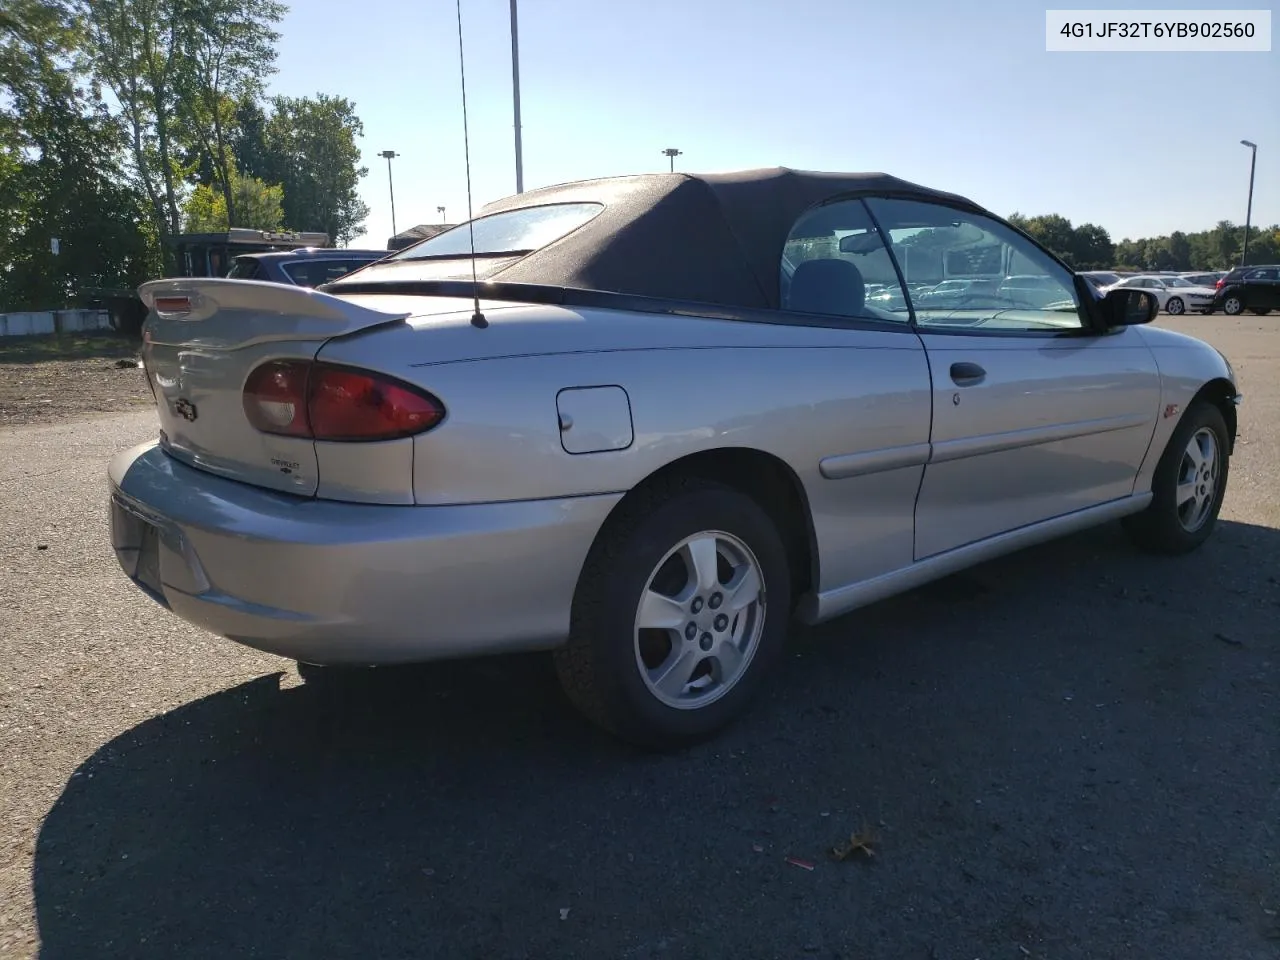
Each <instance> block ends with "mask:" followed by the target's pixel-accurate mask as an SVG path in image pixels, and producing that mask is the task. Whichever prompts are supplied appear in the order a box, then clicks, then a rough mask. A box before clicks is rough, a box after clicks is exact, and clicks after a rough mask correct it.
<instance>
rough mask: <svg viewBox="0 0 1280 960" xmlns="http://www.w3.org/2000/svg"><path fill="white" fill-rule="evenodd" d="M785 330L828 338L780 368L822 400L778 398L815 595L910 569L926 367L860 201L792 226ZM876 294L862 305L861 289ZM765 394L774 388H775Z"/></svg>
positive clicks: (837, 204) (924, 436)
mask: <svg viewBox="0 0 1280 960" xmlns="http://www.w3.org/2000/svg"><path fill="white" fill-rule="evenodd" d="M780 270H781V278H785V279H786V280H787V282H786V283H785V284H784V288H783V290H782V294H781V298H780V306H781V308H782V315H783V316H785V317H786V318H787V320H786V322H788V323H794V324H801V325H814V326H818V327H823V328H826V329H828V330H829V331H831V333H830V335H829V338H828V339H827V341H826V342H827V343H829V345H830V346H829V347H827V348H824V349H823V350H821V351H820V352H809V351H805V352H803V353H802V352H801V351H799V350H792V351H789V353H790V355H791V356H792V357H793V358H796V359H792V360H790V361H787V360H784V359H781V358H780V359H779V362H778V365H779V367H780V369H779V370H778V371H777V374H776V376H777V377H779V378H780V379H779V381H778V382H779V383H784V382H785V378H786V377H787V376H789V374H788V373H787V371H786V369H785V368H786V367H787V366H788V364H801V365H802V366H801V367H800V369H801V370H803V374H802V376H803V377H804V379H805V381H806V382H807V383H808V384H809V385H810V386H808V387H806V389H810V390H816V392H817V395H819V396H821V397H822V398H823V399H821V400H820V401H818V402H816V403H813V402H805V401H803V400H802V399H801V396H800V394H801V391H800V390H796V389H790V390H786V392H785V395H786V396H788V397H789V398H790V402H791V403H793V404H796V405H797V407H803V409H802V410H801V409H798V410H797V415H796V418H795V420H794V426H795V429H794V433H793V435H792V436H789V437H788V438H787V441H786V442H787V444H788V445H794V446H793V448H792V449H793V450H794V455H793V456H790V457H789V458H788V459H789V460H790V462H793V463H795V464H797V472H798V473H799V475H800V479H801V482H802V483H803V484H804V485H805V488H806V493H807V495H808V499H809V509H810V513H811V515H812V517H813V528H814V533H815V535H816V538H817V542H818V552H819V555H820V556H821V558H822V563H821V569H820V577H821V579H820V583H819V584H817V585H816V587H817V589H818V591H819V592H823V591H830V590H835V589H839V588H840V587H843V586H847V585H849V584H853V583H858V582H866V581H869V580H874V579H875V578H876V577H879V576H882V575H884V574H887V573H891V572H893V571H895V570H899V569H903V568H906V567H910V566H911V564H912V562H913V560H914V549H915V502H916V493H917V491H918V490H919V488H920V478H921V476H922V475H923V472H924V464H925V461H926V460H927V459H928V456H929V424H930V420H931V417H932V388H931V383H930V377H929V363H928V359H927V357H926V356H925V352H924V347H923V345H922V344H921V343H920V338H919V337H918V336H917V335H916V334H915V332H914V331H913V330H912V328H911V315H910V312H909V311H908V308H907V300H906V294H905V292H904V291H903V289H902V284H901V282H900V280H899V278H898V275H897V272H896V270H895V267H894V263H893V258H892V257H890V256H889V252H888V250H887V248H886V246H885V244H884V241H883V239H882V237H881V236H880V234H879V232H878V231H877V230H876V228H875V225H874V223H873V222H872V221H871V217H870V214H869V213H868V211H867V209H866V206H865V205H864V204H863V202H862V201H861V200H860V199H856V198H855V199H834V200H833V201H832V202H829V203H824V204H821V205H819V206H817V207H815V208H813V209H811V210H809V211H806V213H805V214H804V215H803V216H801V217H800V218H799V219H798V220H797V222H796V223H795V224H794V225H793V227H792V229H791V232H790V235H789V237H788V239H787V242H786V244H785V247H784V250H783V256H782V258H781V264H780ZM869 285H878V286H880V287H881V289H880V291H879V292H878V293H877V294H876V295H875V296H871V297H869V296H868V295H867V287H868V286H869ZM773 389H774V390H781V389H783V388H781V387H779V386H777V385H775V386H774V387H773Z"/></svg>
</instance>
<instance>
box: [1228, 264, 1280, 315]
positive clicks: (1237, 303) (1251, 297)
mask: <svg viewBox="0 0 1280 960" xmlns="http://www.w3.org/2000/svg"><path fill="white" fill-rule="evenodd" d="M1213 309H1214V310H1221V311H1222V312H1223V313H1225V314H1227V315H1228V316H1232V317H1234V316H1236V315H1237V314H1240V313H1243V312H1244V311H1245V310H1248V311H1249V312H1251V313H1256V314H1258V316H1265V315H1266V314H1267V313H1269V312H1270V311H1272V310H1280V265H1275V264H1267V265H1264V266H1256V267H1236V268H1235V269H1234V270H1231V271H1229V272H1228V273H1227V275H1226V276H1225V277H1223V278H1222V279H1221V280H1219V281H1218V289H1217V291H1216V293H1215V295H1214V299H1213Z"/></svg>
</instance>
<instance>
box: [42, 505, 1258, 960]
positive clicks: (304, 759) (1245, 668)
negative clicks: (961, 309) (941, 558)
mask: <svg viewBox="0 0 1280 960" xmlns="http://www.w3.org/2000/svg"><path fill="white" fill-rule="evenodd" d="M1278 577H1280V535H1278V534H1277V532H1276V531H1274V530H1270V529H1267V528H1263V527H1256V526H1247V525H1242V524H1235V523H1223V524H1222V525H1221V527H1220V529H1219V530H1218V532H1217V533H1216V535H1215V537H1214V539H1213V540H1212V541H1211V542H1210V543H1209V544H1208V545H1207V546H1206V547H1205V548H1204V549H1203V550H1202V551H1200V552H1199V553H1197V554H1196V555H1194V556H1191V557H1183V558H1178V559H1153V558H1149V557H1144V556H1142V555H1140V554H1138V553H1136V552H1135V551H1134V550H1133V549H1132V548H1130V547H1129V546H1128V544H1127V541H1126V540H1125V539H1124V538H1123V536H1122V535H1121V534H1120V533H1119V532H1118V530H1117V529H1115V528H1114V527H1107V528H1103V529H1100V530H1096V531H1091V532H1088V533H1085V534H1081V535H1078V536H1075V537H1072V538H1068V539H1066V540H1064V541H1061V542H1059V543H1055V544H1050V545H1046V546H1043V547H1039V548H1034V549H1031V550H1028V551H1024V552H1022V553H1020V554H1017V555H1015V556H1012V557H1007V558H1004V559H1002V560H998V561H995V562H992V563H989V564H986V565H984V566H982V567H979V568H977V569H975V570H973V571H971V572H968V573H966V574H963V575H959V576H956V577H952V578H950V579H948V580H945V581H941V582H939V583H937V584H935V585H932V586H930V587H926V588H923V589H921V590H917V591H915V592H913V593H911V594H908V595H905V596H902V597H899V598H895V599H893V600H889V601H886V602H884V603H881V604H878V605H876V606H875V607H872V608H869V609H867V610H864V611H861V612H857V613H854V614H852V615H850V616H848V617H845V618H843V619H841V620H839V621H836V622H834V623H831V624H828V625H824V626H823V627H820V628H816V629H807V630H804V629H798V630H797V631H795V635H794V643H793V651H792V655H791V656H790V657H789V658H788V662H787V665H786V668H785V670H784V671H783V676H781V677H779V678H778V680H779V682H778V683H776V684H775V685H774V687H773V688H772V689H771V691H770V693H769V694H767V695H766V696H765V697H763V698H762V700H761V701H760V702H759V703H758V704H757V707H756V709H754V710H753V711H752V713H751V714H750V715H749V716H747V717H746V718H745V719H744V720H743V721H742V722H740V723H739V724H737V725H735V726H734V727H733V728H732V729H730V730H729V731H726V732H725V733H724V734H723V735H722V736H721V737H720V738H718V739H717V740H715V741H714V742H711V743H708V744H704V745H702V746H699V747H696V748H693V749H690V750H687V751H685V752H683V753H680V754H676V755H670V756H655V755H644V754H639V753H637V752H635V751H632V750H629V749H627V748H625V747H622V746H620V745H618V744H616V743H615V742H613V741H612V740H610V739H609V738H608V737H606V736H603V735H601V734H598V733H596V732H595V731H594V730H593V729H592V728H590V727H588V726H587V725H586V724H585V723H584V722H582V721H580V720H579V719H578V717H577V715H576V714H575V713H573V712H572V710H571V709H570V708H569V707H568V706H567V705H566V703H565V701H564V700H563V698H562V697H561V695H560V693H559V691H558V689H557V687H556V685H555V681H554V677H553V675H552V673H551V671H550V668H549V666H548V664H547V662H546V660H545V659H544V658H541V657H514V658H504V659H494V660H488V661H475V662H469V663H468V662H464V663H449V664H440V665H434V666H431V667H426V668H413V669H402V670H394V671H376V672H374V673H373V674H371V675H370V676H368V677H366V678H364V679H362V680H360V681H358V682H354V683H351V684H349V685H343V686H340V687H337V688H323V687H317V688H312V687H310V686H299V685H297V684H296V682H294V681H293V678H292V675H291V674H289V675H287V676H285V678H284V679H285V680H286V681H287V682H286V683H285V684H284V685H283V686H282V682H281V681H282V677H281V675H276V674H273V675H268V676H264V677H261V678H259V679H256V680H254V681H251V682H248V683H245V684H242V685H240V686H237V687H234V688H232V689H229V690H225V691H223V692H221V693H218V694H215V695H213V696H210V697H207V698H205V699H202V700H199V701H197V702H194V703H191V704H189V705H186V706H183V707H181V708H179V709H176V710H173V711H172V712H170V713H167V714H164V715H162V716H159V717H156V718H155V719H152V720H149V721H147V722H146V723H143V724H141V725H139V726H138V727H136V728H134V729H133V730H130V731H129V732H127V733H125V734H124V735H122V736H120V737H118V738H116V739H115V740H113V741H111V742H110V743H108V744H106V745H105V746H103V747H102V748H101V749H100V750H99V751H98V752H97V753H96V754H95V755H94V756H93V757H92V758H90V759H89V760H88V761H87V762H86V763H85V764H84V765H83V766H82V767H81V768H80V769H79V770H78V771H77V772H76V773H75V775H74V776H73V777H72V778H71V779H70V781H69V782H68V783H67V785H66V787H65V790H64V792H63V794H62V796H61V798H60V799H59V800H58V802H57V803H56V804H55V806H54V807H53V809H52V810H51V812H50V813H49V815H48V817H47V819H46V820H45V823H44V825H43V828H42V830H41V832H40V836H39V841H38V846H37V851H36V866H35V874H34V893H35V900H36V908H37V914H38V922H39V931H40V937H41V943H42V956H43V957H45V958H46V960H64V958H66V960H71V958H76V960H79V958H84V957H95V958H103V957H116V956H119V957H130V958H141V960H149V958H166V960H168V958H173V957H183V958H196V957H219V958H225V957H232V956H236V957H259V956H261V957H280V956H291V957H292V956H296V957H307V958H310V957H348V956H350V957H361V958H371V957H378V958H391V957H401V956H413V957H477V958H479V957H484V958H506V957H548V956H589V957H593V958H594V957H659V956H661V957H673V956H690V957H693V956H697V957H771V956H786V957H793V956H822V957H836V956H844V957H892V958H894V960H910V958H915V957H920V958H925V957H938V958H943V957H963V958H968V957H973V956H1010V957H1020V956H1033V957H1039V956H1051V957H1054V958H1057V960H1061V958H1064V957H1084V956H1121V955H1143V956H1159V957H1161V958H1163V960H1169V958H1175V957H1197V958H1203V957H1206V956H1232V957H1235V958H1249V957H1254V956H1258V957H1262V956H1274V950H1275V947H1276V942H1275V940H1274V939H1271V938H1276V937H1280V924H1278V923H1277V921H1276V913H1275V912H1276V911H1277V910H1278V909H1280V880H1278V871H1277V869H1276V864H1277V858H1278V857H1280V839H1278V837H1277V831H1278V829H1280V828H1278V827H1277V824H1280V791H1278V787H1280V725H1278V724H1277V723H1276V719H1275V718H1276V716H1277V710H1276V708H1277V705H1278V704H1277V696H1276V689H1277V685H1276V679H1277V676H1280V671H1278V670H1277V660H1278V658H1280V639H1278V637H1277V633H1278V632H1280V631H1277V630H1276V628H1275V624H1276V623H1277V622H1280V587H1278V586H1277V578H1278ZM864 826H865V827H867V828H869V829H870V830H871V832H872V833H873V834H874V835H875V840H874V843H873V845H872V849H873V850H874V851H875V853H876V855H875V856H874V857H871V858H868V857H865V856H859V857H854V858H853V859H852V860H850V861H847V862H836V861H834V860H833V859H832V858H831V857H829V856H828V853H829V850H830V848H831V847H832V845H833V844H836V843H838V842H840V841H842V840H844V839H846V838H847V837H848V836H849V834H850V832H851V831H854V830H861V829H862V828H863V827H864ZM788 857H793V858H796V859H797V860H799V861H801V863H800V865H797V864H794V863H791V862H788V860H787V858H788ZM806 864H807V866H806ZM808 866H812V867H813V869H808ZM1134 951H1136V953H1135V952H1134Z"/></svg>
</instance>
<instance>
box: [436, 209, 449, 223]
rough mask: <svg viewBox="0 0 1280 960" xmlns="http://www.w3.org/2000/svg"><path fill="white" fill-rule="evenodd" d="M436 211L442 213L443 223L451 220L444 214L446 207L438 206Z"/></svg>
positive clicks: (441, 220) (441, 219)
mask: <svg viewBox="0 0 1280 960" xmlns="http://www.w3.org/2000/svg"><path fill="white" fill-rule="evenodd" d="M436 213H438V214H440V222H441V223H448V222H449V221H448V220H447V219H446V218H445V215H444V207H436Z"/></svg>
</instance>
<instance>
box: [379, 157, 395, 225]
mask: <svg viewBox="0 0 1280 960" xmlns="http://www.w3.org/2000/svg"><path fill="white" fill-rule="evenodd" d="M378 156H380V157H386V158H387V187H388V189H390V191H391V235H392V236H393V237H394V236H396V185H395V184H394V183H393V182H392V180H391V160H392V158H393V157H398V156H400V154H398V153H396V152H395V151H394V150H383V151H382V152H381V153H380V154H378Z"/></svg>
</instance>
